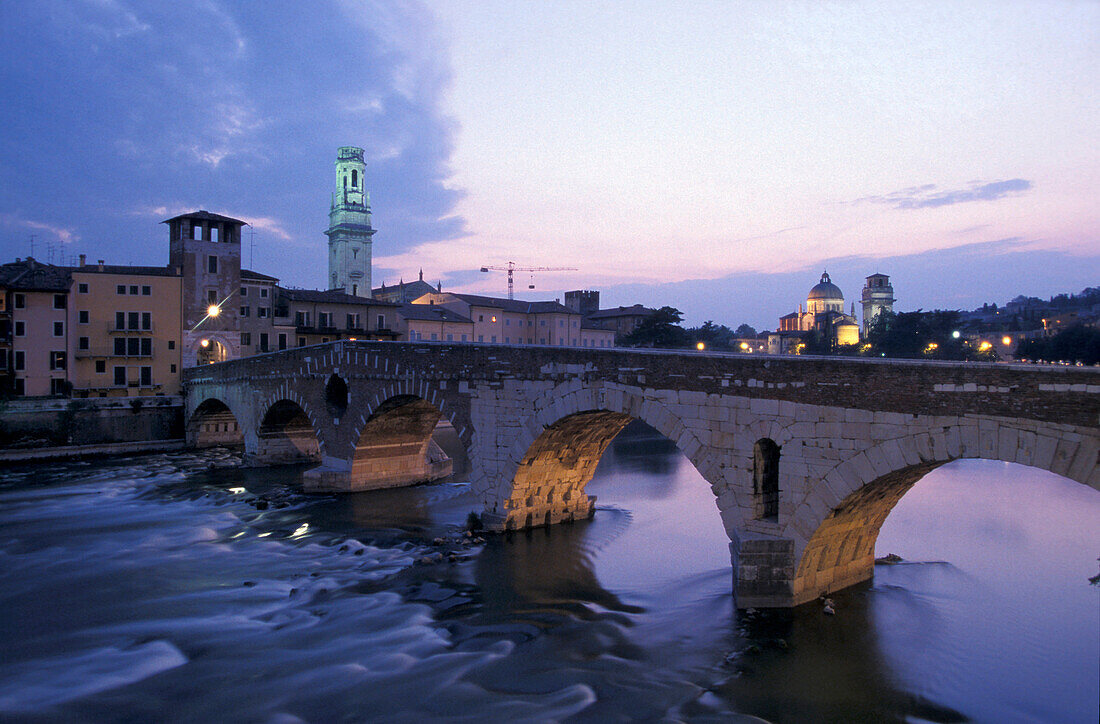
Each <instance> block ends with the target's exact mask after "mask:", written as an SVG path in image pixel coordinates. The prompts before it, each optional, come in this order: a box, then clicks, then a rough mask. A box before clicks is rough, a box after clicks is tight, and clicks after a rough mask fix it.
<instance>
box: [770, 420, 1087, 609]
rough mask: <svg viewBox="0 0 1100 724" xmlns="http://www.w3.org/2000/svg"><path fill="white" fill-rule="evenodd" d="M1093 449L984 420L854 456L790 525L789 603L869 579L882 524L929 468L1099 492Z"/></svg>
mask: <svg viewBox="0 0 1100 724" xmlns="http://www.w3.org/2000/svg"><path fill="white" fill-rule="evenodd" d="M1098 451H1100V435H1097V434H1095V431H1090V432H1089V433H1087V434H1081V430H1080V428H1078V429H1077V430H1076V431H1074V430H1073V428H1071V427H1070V426H1065V425H1041V424H1027V423H1025V424H1023V425H1021V424H1015V423H1012V422H1008V421H1002V420H989V419H983V420H980V421H976V420H966V421H963V423H962V424H959V425H948V426H942V427H938V428H937V429H936V431H934V432H920V433H916V434H910V435H907V436H904V437H899V438H896V439H892V440H886V441H883V442H879V443H878V444H877V445H874V446H872V447H869V448H867V449H865V450H863V451H860V452H858V453H856V454H855V455H853V456H851V457H850V458H849V459H848V460H846V461H844V462H842V463H841V464H839V465H837V466H836V467H835V468H834V469H833V470H832V471H830V472H829V473H828V474H827V475H826V476H825V478H824V480H823V481H822V482H823V484H822V485H818V486H815V487H814V488H813V490H811V491H810V492H809V494H808V495H807V499H806V500H805V501H803V503H802V504H801V505H800V506H799V508H798V509H797V511H796V513H795V516H794V520H792V521H791V526H790V530H791V531H792V532H793V533H794V536H793V537H794V540H795V548H794V555H795V561H794V563H795V564H796V565H795V574H794V578H793V580H792V584H791V585H792V595H793V605H798V604H800V603H804V602H807V601H810V600H813V599H814V598H816V597H818V596H820V595H823V594H826V593H831V592H833V591H837V590H840V589H842V588H846V587H847V586H850V585H853V584H856V583H859V582H861V581H864V580H867V579H869V578H871V577H872V576H873V573H874V551H875V542H876V540H877V539H878V533H879V530H880V529H881V528H882V524H883V523H884V522H885V521H886V518H887V516H888V515H889V514H890V512H891V511H892V510H893V509H894V507H895V506H896V505H897V503H898V502H899V501H900V500H901V498H902V496H904V495H905V493H906V492H908V491H909V489H910V488H912V487H913V485H914V484H916V483H917V481H919V480H920V479H921V478H923V477H924V476H925V475H927V474H928V473H929V472H931V471H932V470H935V469H936V468H938V467H940V466H942V465H945V464H947V463H949V462H952V461H954V460H960V459H975V458H977V459H984V460H999V461H1003V462H1010V463H1017V464H1021V465H1027V466H1030V467H1035V468H1038V469H1041V470H1045V471H1048V472H1053V473H1055V474H1058V475H1061V476H1063V477H1067V478H1070V479H1071V480H1075V481H1077V482H1080V483H1083V484H1086V485H1090V486H1091V487H1093V488H1094V489H1098V490H1100V461H1098Z"/></svg>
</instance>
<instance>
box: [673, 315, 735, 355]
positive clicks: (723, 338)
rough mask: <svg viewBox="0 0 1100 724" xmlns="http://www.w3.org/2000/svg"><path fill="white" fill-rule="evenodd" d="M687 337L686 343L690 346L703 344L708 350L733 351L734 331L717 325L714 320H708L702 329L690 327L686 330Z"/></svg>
mask: <svg viewBox="0 0 1100 724" xmlns="http://www.w3.org/2000/svg"><path fill="white" fill-rule="evenodd" d="M685 335H686V338H685V343H686V344H687V345H688V346H695V345H696V344H698V343H699V342H702V343H703V344H704V345H706V347H707V349H719V350H729V349H733V339H734V334H733V330H731V329H730V328H729V327H727V326H726V325H724V324H715V323H714V322H713V320H709V319H708V320H707V321H705V322H703V326H701V327H689V328H688V329H687V330H685Z"/></svg>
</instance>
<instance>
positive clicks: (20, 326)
mask: <svg viewBox="0 0 1100 724" xmlns="http://www.w3.org/2000/svg"><path fill="white" fill-rule="evenodd" d="M26 333H27V325H26V323H25V322H20V321H16V323H15V336H16V337H22V336H24V335H25V334H26Z"/></svg>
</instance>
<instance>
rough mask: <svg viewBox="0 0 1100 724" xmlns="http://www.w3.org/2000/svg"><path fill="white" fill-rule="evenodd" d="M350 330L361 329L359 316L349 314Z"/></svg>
mask: <svg viewBox="0 0 1100 724" xmlns="http://www.w3.org/2000/svg"><path fill="white" fill-rule="evenodd" d="M348 329H359V315H358V314H349V315H348Z"/></svg>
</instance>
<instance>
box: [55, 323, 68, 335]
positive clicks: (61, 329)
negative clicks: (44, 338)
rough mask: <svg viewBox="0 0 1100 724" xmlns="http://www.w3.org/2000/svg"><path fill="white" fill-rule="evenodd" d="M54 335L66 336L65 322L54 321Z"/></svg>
mask: <svg viewBox="0 0 1100 724" xmlns="http://www.w3.org/2000/svg"><path fill="white" fill-rule="evenodd" d="M53 336H55V337H64V336H65V323H64V322H54V323H53Z"/></svg>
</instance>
